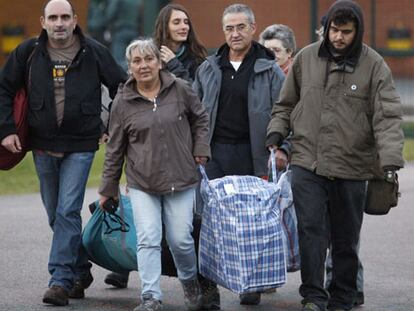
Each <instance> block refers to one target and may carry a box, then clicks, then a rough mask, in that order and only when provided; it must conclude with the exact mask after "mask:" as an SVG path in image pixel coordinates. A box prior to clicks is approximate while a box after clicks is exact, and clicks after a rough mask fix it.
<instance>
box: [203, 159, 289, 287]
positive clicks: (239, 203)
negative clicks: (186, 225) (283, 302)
mask: <svg viewBox="0 0 414 311" xmlns="http://www.w3.org/2000/svg"><path fill="white" fill-rule="evenodd" d="M200 171H201V174H202V176H203V178H202V181H201V187H200V192H201V196H202V199H203V204H204V210H203V217H202V218H203V221H202V225H201V233H200V248H199V269H200V273H201V274H202V275H203V276H204V277H206V278H208V279H210V280H212V281H214V282H216V283H218V284H219V285H221V286H223V287H226V288H228V289H230V290H232V291H233V292H236V293H247V292H260V291H264V290H266V289H270V288H276V287H280V286H282V285H283V284H284V283H285V282H286V258H285V250H284V249H285V248H284V241H283V240H284V238H283V230H282V225H281V223H282V222H281V212H280V209H279V204H278V202H279V200H278V198H279V194H280V187H279V186H278V185H277V184H274V183H269V182H267V181H265V180H263V179H261V178H258V177H253V176H226V177H223V178H218V179H214V180H211V181H209V180H208V177H207V175H206V173H205V171H204V168H203V167H202V166H200Z"/></svg>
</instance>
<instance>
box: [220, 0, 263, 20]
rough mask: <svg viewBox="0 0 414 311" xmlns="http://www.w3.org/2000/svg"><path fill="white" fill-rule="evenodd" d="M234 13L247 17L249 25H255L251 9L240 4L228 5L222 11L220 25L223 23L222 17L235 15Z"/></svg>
mask: <svg viewBox="0 0 414 311" xmlns="http://www.w3.org/2000/svg"><path fill="white" fill-rule="evenodd" d="M235 13H244V14H245V15H246V16H247V19H248V21H249V24H254V23H255V18H254V13H253V11H252V9H251V8H249V7H248V6H247V5H245V4H241V3H235V4H232V5H230V6H228V7H227V8H225V9H224V12H223V17H222V19H221V21H222V23H223V21H224V17H225V16H226V15H227V14H235Z"/></svg>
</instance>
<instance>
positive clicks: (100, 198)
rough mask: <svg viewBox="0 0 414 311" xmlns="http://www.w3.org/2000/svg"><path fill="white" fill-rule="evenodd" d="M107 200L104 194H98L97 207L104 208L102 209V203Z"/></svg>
mask: <svg viewBox="0 0 414 311" xmlns="http://www.w3.org/2000/svg"><path fill="white" fill-rule="evenodd" d="M108 200H109V197H106V196H104V195H100V196H99V208H100V209H101V210H104V209H103V205H104V203H105V202H106V201H108Z"/></svg>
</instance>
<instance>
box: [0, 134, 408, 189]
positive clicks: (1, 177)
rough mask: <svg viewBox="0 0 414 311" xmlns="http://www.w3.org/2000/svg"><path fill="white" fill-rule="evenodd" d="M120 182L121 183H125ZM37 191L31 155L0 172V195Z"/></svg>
mask: <svg viewBox="0 0 414 311" xmlns="http://www.w3.org/2000/svg"><path fill="white" fill-rule="evenodd" d="M104 152H105V148H100V150H99V151H98V152H97V153H96V156H95V160H94V161H93V165H92V168H91V173H90V174H89V180H88V187H97V186H98V185H99V182H100V180H101V172H102V166H103V159H104ZM404 158H405V160H406V161H414V138H408V139H406V140H405V144H404ZM124 178H125V177H123V180H121V182H122V183H125V180H124ZM38 191H39V182H38V180H37V176H36V171H35V168H34V165H33V158H32V154H31V153H28V154H27V155H26V157H25V158H24V160H23V161H22V162H21V163H20V164H19V165H18V166H16V167H15V168H13V169H12V170H10V171H0V195H4V194H19V193H32V192H38Z"/></svg>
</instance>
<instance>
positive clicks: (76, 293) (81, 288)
mask: <svg viewBox="0 0 414 311" xmlns="http://www.w3.org/2000/svg"><path fill="white" fill-rule="evenodd" d="M92 282H93V276H92V274H91V273H90V272H89V273H88V274H87V275H86V276H84V277H82V278H80V279H77V280H75V283H74V284H73V287H72V289H71V290H70V291H69V298H72V299H82V298H85V289H86V288H88V287H89V286H90V285H91V284H92Z"/></svg>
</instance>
